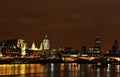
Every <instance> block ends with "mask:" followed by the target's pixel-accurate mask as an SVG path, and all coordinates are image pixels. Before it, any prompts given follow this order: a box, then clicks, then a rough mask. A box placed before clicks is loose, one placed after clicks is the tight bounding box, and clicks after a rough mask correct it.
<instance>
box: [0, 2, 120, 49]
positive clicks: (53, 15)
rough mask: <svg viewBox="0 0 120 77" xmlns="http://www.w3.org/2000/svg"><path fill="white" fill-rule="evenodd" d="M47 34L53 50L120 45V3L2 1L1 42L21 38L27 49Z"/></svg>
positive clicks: (0, 3)
mask: <svg viewBox="0 0 120 77" xmlns="http://www.w3.org/2000/svg"><path fill="white" fill-rule="evenodd" d="M45 34H48V37H49V39H50V42H51V45H52V47H55V48H57V47H60V46H71V47H73V48H78V49H81V46H83V45H85V46H86V47H87V48H89V47H92V45H93V44H94V40H95V38H96V36H100V37H101V39H102V49H103V51H107V50H109V49H111V46H112V44H113V42H114V40H118V42H120V0H0V40H1V41H2V40H7V39H9V38H10V37H12V38H22V39H24V40H25V41H26V42H27V43H28V45H31V43H32V42H33V41H34V42H35V43H36V44H37V46H38V47H39V44H40V42H41V41H42V39H43V38H44V36H45Z"/></svg>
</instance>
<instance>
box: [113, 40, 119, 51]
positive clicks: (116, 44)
mask: <svg viewBox="0 0 120 77" xmlns="http://www.w3.org/2000/svg"><path fill="white" fill-rule="evenodd" d="M118 49H119V47H118V41H117V40H115V41H114V43H113V46H112V52H113V53H117V52H118Z"/></svg>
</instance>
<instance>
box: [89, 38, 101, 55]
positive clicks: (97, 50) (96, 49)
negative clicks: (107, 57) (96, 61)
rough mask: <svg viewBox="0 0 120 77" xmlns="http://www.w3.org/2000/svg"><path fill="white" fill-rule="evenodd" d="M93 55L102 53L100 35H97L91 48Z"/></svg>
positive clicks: (90, 51)
mask: <svg viewBox="0 0 120 77" xmlns="http://www.w3.org/2000/svg"><path fill="white" fill-rule="evenodd" d="M89 53H91V55H99V54H100V53H101V39H100V37H99V36H97V37H96V39H95V43H94V45H93V47H92V48H89Z"/></svg>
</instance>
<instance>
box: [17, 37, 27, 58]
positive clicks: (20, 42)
mask: <svg viewBox="0 0 120 77" xmlns="http://www.w3.org/2000/svg"><path fill="white" fill-rule="evenodd" d="M26 45H27V44H26V43H24V40H23V39H18V41H17V47H18V48H20V49H21V55H22V56H25V55H26Z"/></svg>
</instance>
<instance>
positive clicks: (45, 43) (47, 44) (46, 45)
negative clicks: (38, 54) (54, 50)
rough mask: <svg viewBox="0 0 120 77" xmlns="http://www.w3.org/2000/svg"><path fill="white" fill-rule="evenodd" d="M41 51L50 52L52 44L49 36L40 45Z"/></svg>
mask: <svg viewBox="0 0 120 77" xmlns="http://www.w3.org/2000/svg"><path fill="white" fill-rule="evenodd" d="M40 50H50V42H49V40H48V36H47V35H46V36H45V38H44V39H43V41H42V43H41V44H40Z"/></svg>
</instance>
